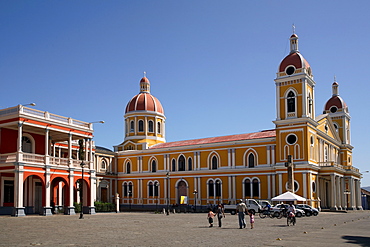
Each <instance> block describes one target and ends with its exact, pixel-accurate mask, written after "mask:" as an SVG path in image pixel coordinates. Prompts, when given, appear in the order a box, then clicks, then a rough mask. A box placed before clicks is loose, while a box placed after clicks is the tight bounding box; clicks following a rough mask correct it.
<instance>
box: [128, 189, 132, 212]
mask: <svg viewBox="0 0 370 247" xmlns="http://www.w3.org/2000/svg"><path fill="white" fill-rule="evenodd" d="M131 196H132V192H131V190H130V191H129V192H128V202H129V204H130V212H131Z"/></svg>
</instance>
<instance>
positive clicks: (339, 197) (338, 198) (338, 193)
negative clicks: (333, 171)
mask: <svg viewBox="0 0 370 247" xmlns="http://www.w3.org/2000/svg"><path fill="white" fill-rule="evenodd" d="M336 192H337V207H338V210H342V203H341V202H342V199H341V195H342V194H343V192H342V187H341V186H340V177H339V176H337V178H336Z"/></svg>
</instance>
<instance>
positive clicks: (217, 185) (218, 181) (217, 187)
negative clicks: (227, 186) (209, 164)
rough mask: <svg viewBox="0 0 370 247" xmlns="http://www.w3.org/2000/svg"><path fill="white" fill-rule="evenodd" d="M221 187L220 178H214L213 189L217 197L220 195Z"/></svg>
mask: <svg viewBox="0 0 370 247" xmlns="http://www.w3.org/2000/svg"><path fill="white" fill-rule="evenodd" d="M221 187H222V183H221V181H220V180H216V186H215V190H216V196H217V197H220V196H221V191H222V190H221Z"/></svg>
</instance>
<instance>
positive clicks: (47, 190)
mask: <svg viewBox="0 0 370 247" xmlns="http://www.w3.org/2000/svg"><path fill="white" fill-rule="evenodd" d="M50 199H51V182H50V167H49V166H46V169H45V206H44V212H43V214H44V216H49V215H52V213H51V207H50Z"/></svg>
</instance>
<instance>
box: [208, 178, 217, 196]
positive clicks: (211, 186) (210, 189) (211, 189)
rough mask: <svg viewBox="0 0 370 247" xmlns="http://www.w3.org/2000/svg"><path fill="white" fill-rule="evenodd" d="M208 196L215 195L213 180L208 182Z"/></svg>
mask: <svg viewBox="0 0 370 247" xmlns="http://www.w3.org/2000/svg"><path fill="white" fill-rule="evenodd" d="M208 196H209V197H211V196H215V190H214V183H213V181H212V180H210V181H209V182H208Z"/></svg>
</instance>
